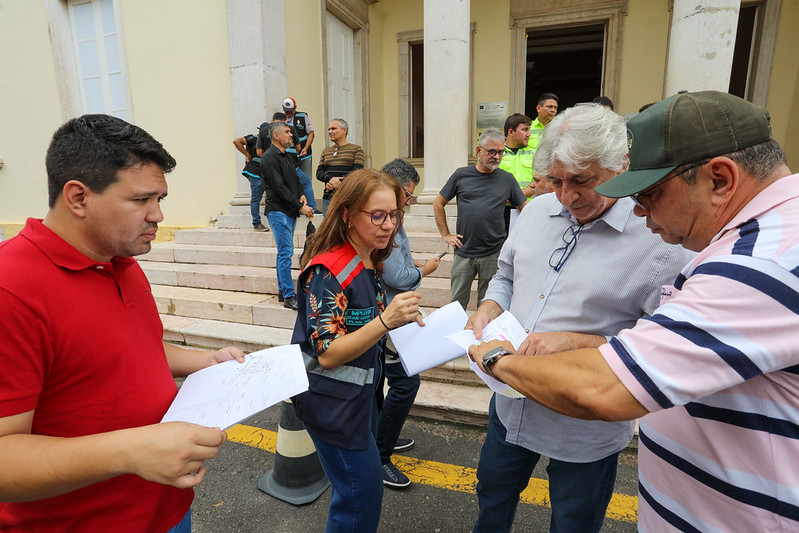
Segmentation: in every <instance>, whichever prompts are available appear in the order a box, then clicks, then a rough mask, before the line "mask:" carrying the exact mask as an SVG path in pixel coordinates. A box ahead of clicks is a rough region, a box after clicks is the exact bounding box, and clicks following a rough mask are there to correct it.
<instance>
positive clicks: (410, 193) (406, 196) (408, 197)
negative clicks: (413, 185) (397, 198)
mask: <svg viewBox="0 0 799 533" xmlns="http://www.w3.org/2000/svg"><path fill="white" fill-rule="evenodd" d="M402 191H403V192H404V193H405V199H406V200H410V199H411V198H413V193H412V192H411V191H409V190H408V189H406V188H405V187H402Z"/></svg>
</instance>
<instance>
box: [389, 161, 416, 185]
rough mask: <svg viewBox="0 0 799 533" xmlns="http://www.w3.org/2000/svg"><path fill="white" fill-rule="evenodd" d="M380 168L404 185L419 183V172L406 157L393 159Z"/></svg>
mask: <svg viewBox="0 0 799 533" xmlns="http://www.w3.org/2000/svg"><path fill="white" fill-rule="evenodd" d="M380 170H381V171H382V172H385V173H386V174H388V175H389V176H391V177H392V178H394V179H395V180H397V182H399V184H400V185H402V186H403V187H407V186H408V185H410V184H411V183H413V184H414V185H419V173H418V172H416V169H415V168H413V165H411V164H410V163H408V162H407V161H405V160H404V159H399V158H397V159H392V160H391V161H389V162H388V163H386V164H385V165H383V168H381V169H380Z"/></svg>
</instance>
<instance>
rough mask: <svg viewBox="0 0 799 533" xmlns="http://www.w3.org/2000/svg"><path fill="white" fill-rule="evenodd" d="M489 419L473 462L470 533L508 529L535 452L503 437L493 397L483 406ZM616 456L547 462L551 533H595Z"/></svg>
mask: <svg viewBox="0 0 799 533" xmlns="http://www.w3.org/2000/svg"><path fill="white" fill-rule="evenodd" d="M488 413H489V421H488V432H487V433H486V439H485V443H484V444H483V450H482V452H480V462H479V463H478V466H477V480H478V481H477V499H478V502H479V506H480V512H479V515H478V518H477V522H475V524H474V532H475V533H477V532H490V533H500V532H503V531H505V532H509V531H510V530H511V526H512V525H513V518H514V516H515V515H516V507H517V505H518V504H519V495H520V494H521V493H522V491H523V490H524V489H525V488H526V487H527V483H528V482H529V481H530V476H531V475H532V473H533V469H534V468H535V465H536V463H538V460H539V459H540V457H541V456H540V455H539V454H537V453H535V452H533V451H530V450H528V449H526V448H522V447H521V446H516V445H515V444H510V443H508V442H507V441H505V435H506V429H505V426H503V425H502V422H501V421H500V420H499V416H498V415H497V410H496V404H495V398H494V397H493V396H492V397H491V403H490V404H489V407H488ZM618 458H619V454H618V453H614V454H612V455H609V456H608V457H605V458H604V459H600V460H599V461H595V462H593V463H567V462H565V461H556V460H554V459H550V460H549V466H547V474H548V475H549V499H550V501H551V503H552V518H551V520H550V524H549V530H550V531H552V532H562V533H572V532H575V531H579V532H581V533H583V532H585V533H591V532H598V531H599V530H600V529H601V528H602V522H603V520H604V518H605V510H606V509H607V507H608V503H609V502H610V498H611V496H612V495H613V486H614V484H615V483H616V465H617V462H618Z"/></svg>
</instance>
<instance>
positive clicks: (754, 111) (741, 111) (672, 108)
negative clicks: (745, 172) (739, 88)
mask: <svg viewBox="0 0 799 533" xmlns="http://www.w3.org/2000/svg"><path fill="white" fill-rule="evenodd" d="M770 120H771V117H770V115H769V112H768V111H766V110H765V109H763V108H762V107H758V106H756V105H754V104H752V103H751V102H747V101H746V100H743V99H742V98H738V97H737V96H733V95H731V94H727V93H723V92H720V91H700V92H695V93H689V92H687V91H680V92H679V93H677V94H675V95H673V96H669V97H668V98H666V99H665V100H662V101H660V102H658V103H656V104H654V105H652V106H650V107H649V108H647V109H645V110H644V111H643V112H641V113H639V114H638V115H636V116H635V117H633V118H632V119H630V121H629V122H628V123H627V147H628V148H629V151H630V166H629V167H627V171H625V172H622V173H621V174H619V175H618V176H616V177H614V178H612V179H610V180H608V181H606V182H605V183H603V184H602V185H599V186H597V187H596V188H595V189H594V190H595V191H596V192H598V193H599V194H601V195H603V196H607V197H609V198H622V197H624V196H630V195H632V194H636V193H639V192H641V191H643V190H645V189H647V188H648V187H651V186H652V185H654V184H655V183H657V182H658V181H660V180H661V179H663V178H664V177H666V176H667V175H668V174H669V173H670V172H671V171H673V170H674V169H675V168H677V167H678V166H680V165H684V164H687V163H696V162H698V161H702V160H703V159H708V158H711V157H715V156H717V155H724V154H728V153H731V152H735V151H738V150H741V149H743V148H746V147H748V146H753V145H755V144H760V143H763V142H766V141H768V140H769V139H771V126H770V124H769V122H770Z"/></svg>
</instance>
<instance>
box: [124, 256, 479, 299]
mask: <svg viewBox="0 0 799 533" xmlns="http://www.w3.org/2000/svg"><path fill="white" fill-rule="evenodd" d="M140 264H141V267H142V269H143V270H144V273H145V275H146V276H147V279H148V280H149V281H150V284H151V285H167V286H171V287H191V288H198V289H216V290H219V291H240V292H249V293H257V294H262V295H267V294H277V292H278V286H277V276H276V274H275V269H274V268H267V267H253V266H239V265H218V264H190V263H169V262H161V261H141V262H140ZM297 274H298V271H297V270H294V271H293V278H294V281H295V283H296V279H297V278H296V276H297ZM418 291H419V293H420V294H421V295H422V306H423V307H424V308H425V309H427V310H430V309H437V308H439V307H443V306H444V305H447V304H448V303H449V302H450V289H449V279H446V278H434V277H428V278H425V279H423V280H422V284H421V286H420V287H419V290H418ZM476 302H477V281H475V282H474V283H473V284H472V296H471V300H470V302H469V309H475V307H476Z"/></svg>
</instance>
